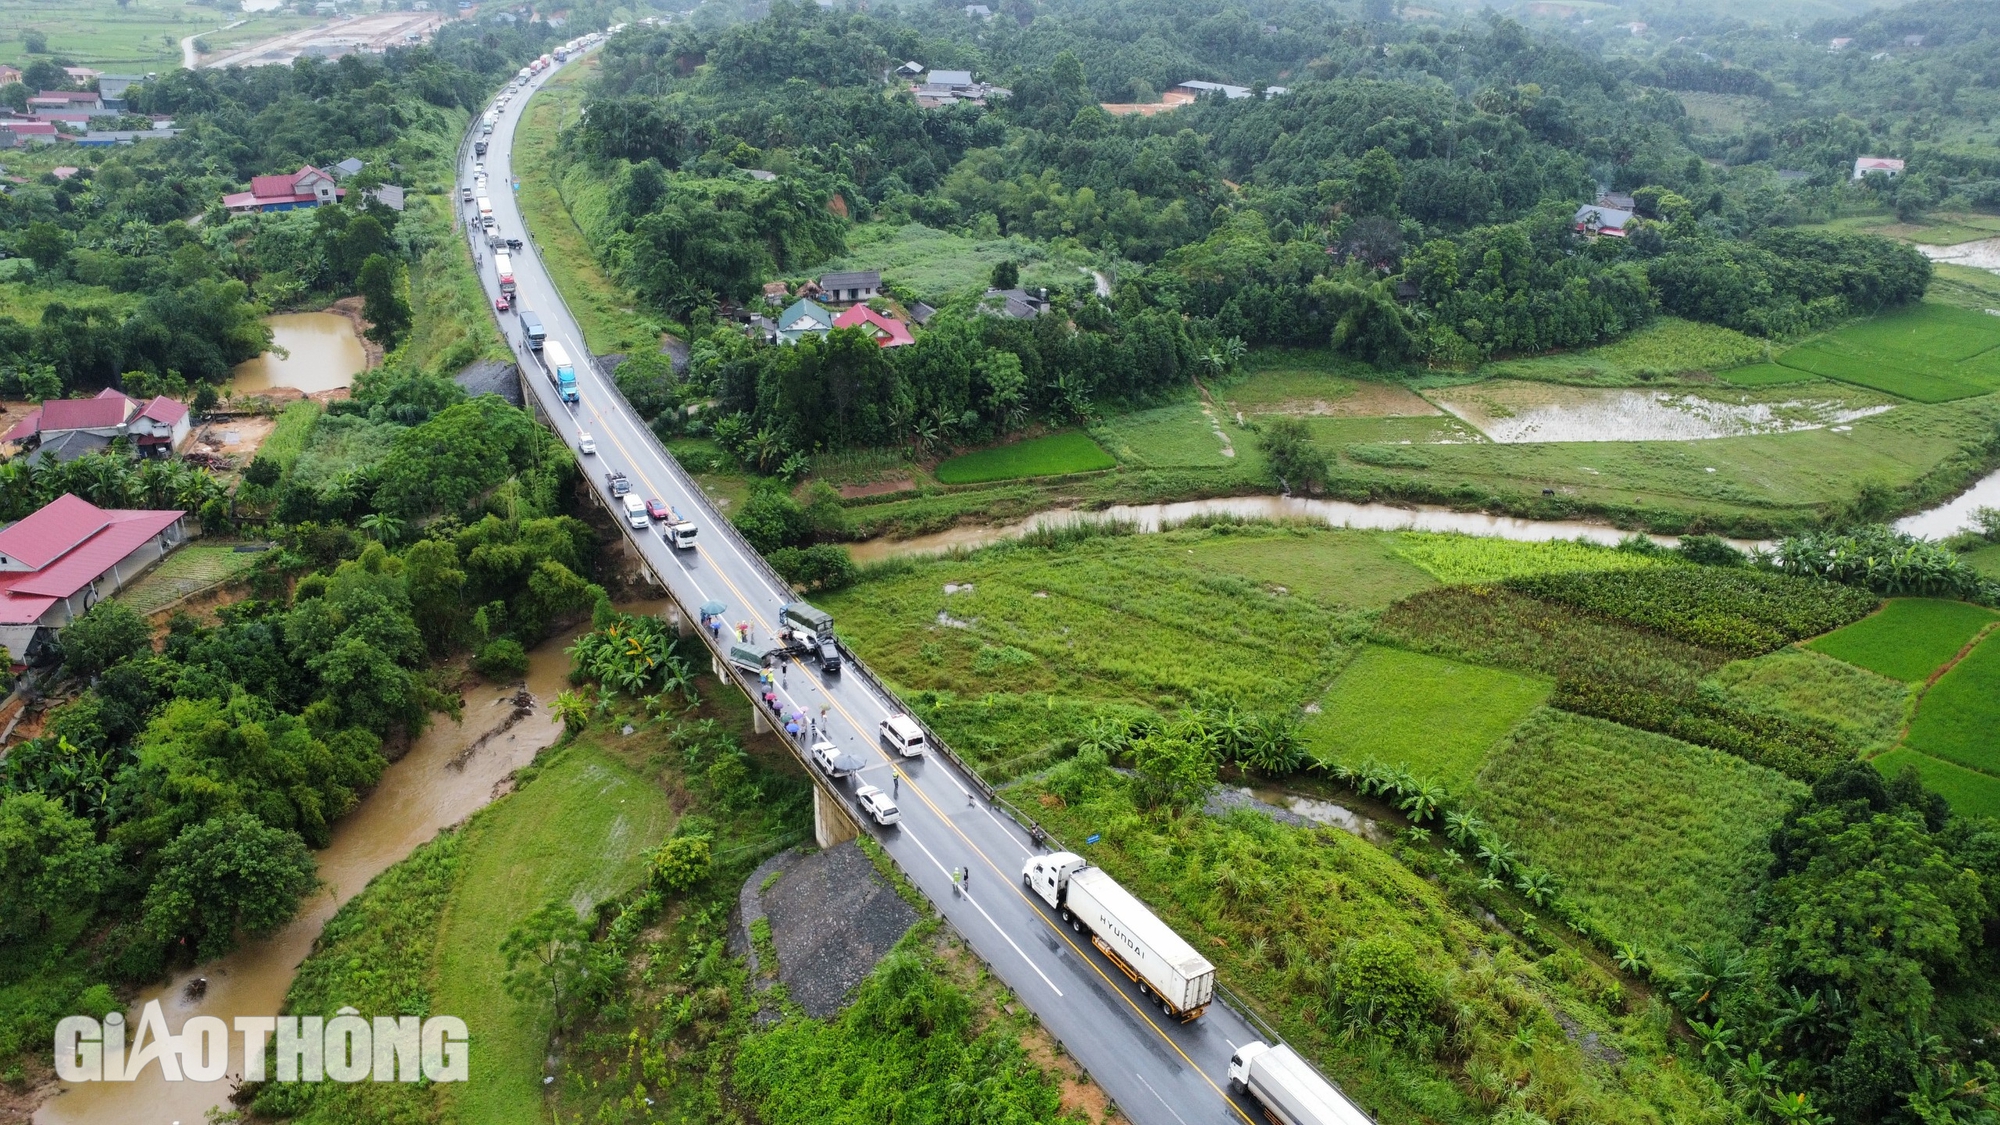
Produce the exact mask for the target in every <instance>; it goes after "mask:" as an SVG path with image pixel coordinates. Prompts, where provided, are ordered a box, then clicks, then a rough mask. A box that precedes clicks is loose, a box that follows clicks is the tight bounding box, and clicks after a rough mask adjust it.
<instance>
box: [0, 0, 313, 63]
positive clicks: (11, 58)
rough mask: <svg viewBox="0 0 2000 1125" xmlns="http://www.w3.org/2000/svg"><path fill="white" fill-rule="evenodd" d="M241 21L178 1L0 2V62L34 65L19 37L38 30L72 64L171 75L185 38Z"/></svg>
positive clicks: (276, 22)
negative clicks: (182, 40)
mask: <svg viewBox="0 0 2000 1125" xmlns="http://www.w3.org/2000/svg"><path fill="white" fill-rule="evenodd" d="M230 7H231V8H232V9H233V8H235V7H236V6H235V5H233V4H232V5H230ZM243 18H245V17H244V15H243V13H242V12H240V11H238V12H234V13H233V14H230V15H224V14H223V12H222V11H221V10H220V9H218V8H197V7H192V6H189V5H187V4H185V3H182V2H180V0H129V2H128V3H118V2H116V0H59V2H57V0H0V62H5V63H12V64H13V65H15V66H23V65H26V64H27V63H29V62H31V61H33V60H34V58H35V57H36V56H34V55H30V54H28V52H27V48H26V46H25V44H24V43H23V42H22V38H21V35H22V33H23V32H26V31H39V32H41V33H42V34H43V35H44V36H46V37H47V38H48V48H49V54H50V55H52V56H61V57H62V58H64V59H68V60H74V61H73V62H72V63H70V64H68V65H75V66H90V67H95V68H97V69H99V70H108V71H110V72H111V73H114V74H145V73H147V72H149V71H166V70H172V69H175V68H177V67H179V66H180V64H181V45H180V41H181V39H182V38H184V37H186V36H189V35H199V34H201V33H203V32H207V31H213V30H215V29H217V28H220V27H222V25H224V24H226V23H231V22H234V21H236V20H239V19H243ZM248 19H249V21H250V22H249V23H247V24H245V28H249V27H253V26H254V27H258V28H260V31H259V34H264V35H275V34H279V33H280V31H281V30H282V29H283V27H284V25H286V24H289V23H296V22H299V21H296V20H293V19H287V18H283V17H276V16H275V14H266V13H258V14H256V15H253V16H250V17H248ZM266 28H269V29H272V30H263V29H266ZM239 30H243V29H239Z"/></svg>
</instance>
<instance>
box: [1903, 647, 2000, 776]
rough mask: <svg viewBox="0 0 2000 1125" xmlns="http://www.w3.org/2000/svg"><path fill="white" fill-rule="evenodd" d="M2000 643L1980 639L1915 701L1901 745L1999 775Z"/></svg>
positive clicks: (1982, 771)
mask: <svg viewBox="0 0 2000 1125" xmlns="http://www.w3.org/2000/svg"><path fill="white" fill-rule="evenodd" d="M1996 730H2000V644H1995V643H1994V642H1993V641H1991V640H1987V641H1983V642H1981V643H1980V645H1979V647H1978V648H1975V649H1973V650H1972V652H1971V653H1970V654H1968V655H1967V656H1966V658H1965V659H1964V660H1961V661H1959V662H1958V663H1957V664H1956V665H1954V666H1953V667H1952V670H1951V671H1949V672H1946V673H1945V674H1944V675H1943V676H1942V677H1940V678H1939V679H1938V682H1937V683H1936V684H1934V685H1932V687H1931V690H1930V691H1929V692H1927V693H1926V694H1925V695H1924V697H1923V699H1922V700H1921V701H1920V702H1919V703H1918V704H1917V717H1916V718H1915V719H1914V720H1912V721H1911V723H1910V736H1909V738H1908V739H1907V740H1906V742H1905V745H1906V746H1907V747H1908V748H1909V749H1912V750H1917V751H1920V752H1922V753H1925V754H1929V755H1930V756H1931V757H1933V758H1942V759H1944V760H1945V761H1947V762H1955V763H1957V764H1959V765H1961V766H1965V767H1968V768H1970V769H1975V770H1978V771H1980V772H1981V773H1987V774H1993V775H1996V776H2000V739H1996V738H1995V737H1994V731H1996Z"/></svg>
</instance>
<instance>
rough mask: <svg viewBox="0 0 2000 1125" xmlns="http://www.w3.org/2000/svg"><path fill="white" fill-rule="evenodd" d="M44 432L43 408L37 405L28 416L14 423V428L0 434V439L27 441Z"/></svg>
mask: <svg viewBox="0 0 2000 1125" xmlns="http://www.w3.org/2000/svg"><path fill="white" fill-rule="evenodd" d="M41 432H42V408H41V407H39V406H37V407H35V408H34V409H33V410H30V411H28V413H27V416H26V417H24V418H22V419H21V420H20V421H18V422H16V423H14V428H13V429H11V430H8V431H7V432H6V434H4V435H0V441H27V440H28V439H29V438H31V437H34V436H35V435H36V434H38V433H41Z"/></svg>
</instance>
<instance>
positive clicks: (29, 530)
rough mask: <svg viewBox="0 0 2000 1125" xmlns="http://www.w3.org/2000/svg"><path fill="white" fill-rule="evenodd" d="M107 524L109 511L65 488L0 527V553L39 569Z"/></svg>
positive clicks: (108, 523)
mask: <svg viewBox="0 0 2000 1125" xmlns="http://www.w3.org/2000/svg"><path fill="white" fill-rule="evenodd" d="M110 525H111V513H109V512H106V511H105V510H104V509H102V508H100V507H98V506H97V505H95V504H93V503H91V502H90V501H88V500H85V499H84V498H83V497H81V496H77V495H74V494H72V493H67V492H65V493H63V494H62V495H61V496H58V497H56V498H55V499H54V500H51V501H49V502H48V503H47V504H44V505H43V506H42V507H41V509H40V510H38V511H36V512H35V513H34V514H33V515H30V516H28V517H27V518H26V519H23V520H21V521H20V522H18V523H16V524H14V525H13V526H11V527H9V528H7V529H6V530H5V531H0V555H4V556H5V557H6V558H8V559H9V560H11V561H14V562H19V563H23V564H25V565H26V566H28V567H29V568H30V569H33V570H40V569H42V568H43V567H45V566H47V565H49V564H50V563H52V562H54V561H56V560H57V559H59V558H61V557H62V556H63V555H65V554H67V553H68V552H69V551H71V550H73V549H75V547H76V545H77V544H79V543H81V542H83V541H84V540H86V539H88V538H90V537H91V536H93V535H95V534H97V533H98V532H100V531H103V530H104V529H105V528H106V527H109V526H110Z"/></svg>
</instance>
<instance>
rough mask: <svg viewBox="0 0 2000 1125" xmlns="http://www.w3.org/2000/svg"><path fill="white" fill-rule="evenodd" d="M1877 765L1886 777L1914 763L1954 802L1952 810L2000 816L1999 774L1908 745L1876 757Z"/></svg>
mask: <svg viewBox="0 0 2000 1125" xmlns="http://www.w3.org/2000/svg"><path fill="white" fill-rule="evenodd" d="M1874 762H1875V768H1876V769H1879V770H1881V771H1882V774H1883V776H1885V777H1895V776H1896V775H1897V774H1899V773H1901V772H1903V770H1904V769H1906V768H1910V767H1915V769H1916V771H1917V776H1919V777H1921V778H1923V779H1924V784H1925V785H1928V786H1930V787H1931V788H1932V789H1935V790H1937V791H1938V792H1939V793H1940V794H1942V795H1943V796H1944V799H1945V800H1947V801H1950V802H1951V807H1952V811H1953V812H1956V813H1959V814H1961V815H1964V816H1990V817H1995V818H2000V777H1995V776H1993V775H1992V774H1990V773H1980V772H1979V771H1978V770H1969V769H1966V768H1965V767H1964V766H1960V765H1954V764H1952V763H1951V762H1947V761H1944V760H1942V759H1940V758H1933V757H1931V756H1930V755H1929V754H1924V753H1920V752H1918V751H1916V750H1911V749H1909V748H1907V747H1905V748H1902V749H1898V750H1891V751H1889V752H1888V753H1887V754H1883V755H1881V756H1880V757H1878V758H1876V759H1874Z"/></svg>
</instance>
